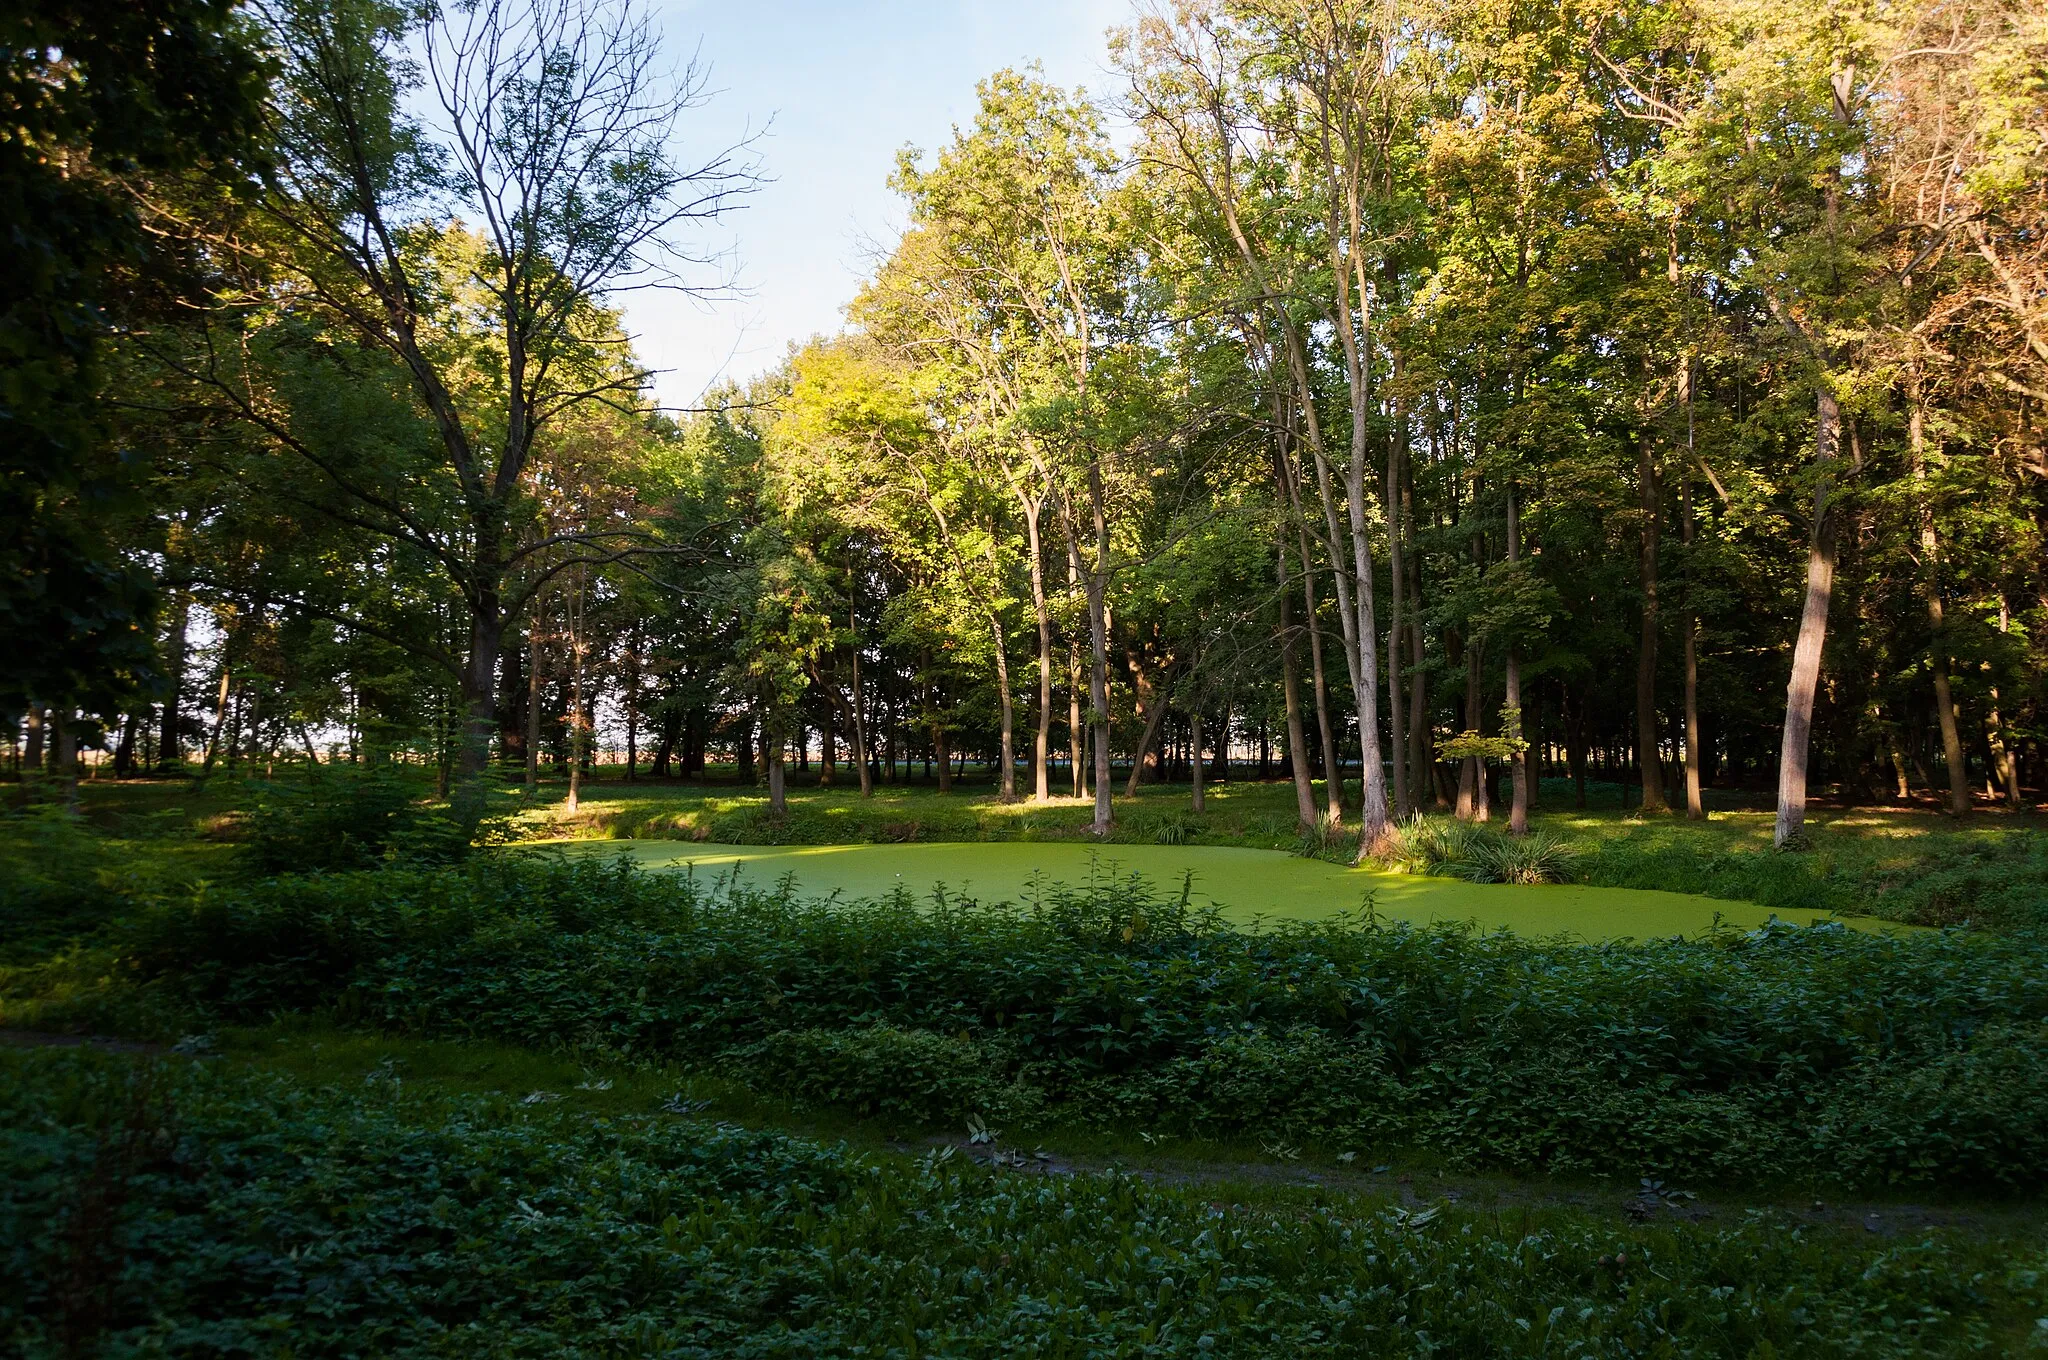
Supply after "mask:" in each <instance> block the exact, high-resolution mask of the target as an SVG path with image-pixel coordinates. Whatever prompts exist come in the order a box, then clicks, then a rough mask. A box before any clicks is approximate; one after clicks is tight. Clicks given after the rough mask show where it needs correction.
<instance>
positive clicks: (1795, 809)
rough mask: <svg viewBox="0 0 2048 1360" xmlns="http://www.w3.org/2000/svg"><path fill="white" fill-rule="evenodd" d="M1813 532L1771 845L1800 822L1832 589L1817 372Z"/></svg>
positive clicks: (1835, 409)
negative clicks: (1776, 814) (1776, 813)
mask: <svg viewBox="0 0 2048 1360" xmlns="http://www.w3.org/2000/svg"><path fill="white" fill-rule="evenodd" d="M1815 406H1816V411H1815V419H1814V464H1815V468H1816V475H1815V478H1814V488H1813V530H1812V536H1811V537H1810V538H1809V539H1808V542H1807V550H1806V602H1805V605H1804V607H1803V608H1802V609H1801V610H1800V613H1799V637H1798V640H1797V641H1796V642H1795V643H1794V644H1793V647H1792V674H1791V677H1790V678H1789V679H1788V680H1787V681H1786V684H1785V730H1784V735H1783V738H1782V740H1781V741H1780V743H1779V747H1778V817H1777V822H1776V825H1775V826H1774V827H1773V828H1772V832H1771V843H1772V844H1773V845H1775V846H1777V847H1778V848H1779V849H1781V850H1782V849H1784V848H1786V847H1787V846H1794V845H1797V844H1799V843H1800V842H1801V841H1802V840H1803V839H1804V836H1805V826H1806V766H1807V757H1808V754H1809V747H1810V745H1811V740H1812V734H1813V701H1814V696H1815V694H1816V692H1817V691H1818V690H1819V688H1820V661H1821V649H1822V647H1823V646H1824V645H1825V644H1826V642H1827V634H1828V605H1829V604H1830V602H1831V601H1832V600H1833V598H1834V589H1835V533H1834V525H1833V515H1832V507H1831V506H1830V505H1829V504H1828V500H1829V493H1830V492H1831V491H1832V489H1833V488H1832V485H1831V483H1832V481H1833V474H1834V467H1835V460H1836V457H1837V456H1838V451H1839V449H1840V447H1841V438H1842V408H1841V407H1840V405H1838V404H1837V403H1836V401H1835V394H1834V390H1833V389H1832V388H1830V387H1829V386H1828V385H1827V378H1826V376H1825V375H1824V374H1823V375H1821V376H1820V377H1819V379H1818V395H1817V397H1816V398H1815Z"/></svg>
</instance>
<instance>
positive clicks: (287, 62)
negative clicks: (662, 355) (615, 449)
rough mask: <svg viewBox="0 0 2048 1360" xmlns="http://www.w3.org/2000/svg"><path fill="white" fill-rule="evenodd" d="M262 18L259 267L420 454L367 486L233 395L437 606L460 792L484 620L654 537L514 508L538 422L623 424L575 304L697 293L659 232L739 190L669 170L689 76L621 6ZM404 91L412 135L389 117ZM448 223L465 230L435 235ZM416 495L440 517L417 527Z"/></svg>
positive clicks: (498, 620) (738, 171)
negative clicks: (458, 746) (451, 680)
mask: <svg viewBox="0 0 2048 1360" xmlns="http://www.w3.org/2000/svg"><path fill="white" fill-rule="evenodd" d="M266 17H267V18H268V20H269V36H270V38H271V40H272V41H273V42H274V43H275V44H276V46H277V48H278V51H279V53H280V60H281V63H282V73H281V77H280V81H279V87H278V92H277V99H278V103H279V107H280V123H279V129H278V141H279V163H280V164H279V173H278V192H276V193H274V194H272V195H270V196H269V197H267V198H266V199H265V201H264V205H263V206H264V220H265V223H266V225H267V231H268V233H269V235H270V239H271V240H273V241H274V242H275V245H274V247H272V248H270V249H268V250H266V251H265V252H264V254H263V255H262V258H261V260H260V263H262V264H263V265H265V266H268V267H269V268H270V269H272V270H275V271H276V272H277V274H278V275H279V276H280V277H281V279H282V280H284V281H287V282H288V285H289V288H290V290H291V294H292V301H293V305H295V306H300V307H304V308H306V309H307V310H308V311H309V312H310V313H311V314H312V315H314V316H317V317H318V318H319V320H320V323H321V324H322V325H324V326H326V327H329V328H332V329H333V330H335V331H337V332H339V333H341V334H344V335H347V336H351V337H353V338H354V340H355V342H356V343H357V344H360V345H361V346H363V347H365V348H367V349H369V350H372V351H378V352H382V353H384V354H387V355H389V356H390V357H391V359H392V360H393V361H395V362H396V363H397V364H398V365H399V367H400V368H401V369H402V371H403V373H404V374H405V377H406V379H407V380H408V382H409V384H410V386H411V388H412V392H413V396H414V398H415V400H416V401H417V402H418V403H419V406H420V408H421V410H422V412H423V414H424V416H425V418H426V420H427V422H428V423H429V425H430V427H431V429H432V430H433V432H434V437H435V439H436V441H437V444H438V455H439V456H438V463H437V465H436V466H435V467H434V468H433V469H432V471H431V478H430V479H429V480H427V481H426V482H424V483H423V484H421V485H418V486H407V487H403V488H399V489H397V490H396V491H390V490H387V489H385V488H380V487H378V486H375V485H371V484H366V483H365V482H364V481H363V480H361V479H360V478H358V477H356V476H355V475H353V469H350V468H348V467H347V466H345V465H344V464H342V463H341V462H339V461H338V460H336V459H334V458H332V457H330V456H329V455H328V454H327V453H326V452H325V451H323V450H321V449H319V448H316V447H314V446H312V445H311V444H310V443H309V442H308V441H306V440H303V439H300V438H297V437H295V435H294V433H293V432H292V430H291V429H290V427H289V425H288V423H287V422H285V421H283V420H281V419H279V418H278V417H277V415H275V414H273V413H271V412H267V411H266V410H264V409H263V408H262V407H261V406H260V405H259V404H258V403H257V402H255V401H253V400H249V399H247V398H245V397H244V398H240V399H241V400H242V403H243V407H244V412H245V414H246V415H247V416H248V417H249V418H250V419H252V420H254V421H256V422H258V423H260V424H262V425H263V426H264V427H265V429H266V430H267V431H268V432H269V433H270V434H272V435H273V436H274V437H275V438H276V440H277V442H278V444H279V446H280V447H281V448H283V449H285V450H287V451H288V452H289V453H290V454H292V455H294V456H296V457H298V458H300V459H302V460H304V461H305V462H307V463H308V464H310V465H311V466H310V468H309V471H311V472H312V473H313V474H314V475H316V476H317V477H320V478H324V479H325V480H326V481H327V482H328V483H329V487H328V489H329V491H330V492H332V493H333V494H334V495H335V496H336V498H337V502H338V504H339V506H341V507H345V508H341V509H339V510H338V513H340V514H342V515H344V516H345V517H346V518H348V519H349V520H350V522H352V523H354V524H356V525H357V526H358V527H359V528H362V529H366V530H368V531H370V532H373V533H376V534H379V535H383V536H386V537H389V538H391V539H395V540H399V541H403V542H405V543H407V544H409V545H411V546H412V547H414V548H416V549H417V550H419V551H421V552H423V553H425V554H427V555H428V556H429V557H430V558H432V559H433V560H434V561H436V562H438V563H439V564H440V566H441V568H442V570H443V571H444V572H445V573H446V575H447V577H448V579H449V581H450V582H451V584H452V585H453V586H454V588H455V589H456V591H457V592H458V593H459V595H460V596H461V599H462V602H463V605H464V608H465V610H466V612H467V614H468V618H469V630H468V631H469V636H468V639H467V643H466V646H465V648H464V656H463V661H462V669H461V676H460V682H461V694H462V703H463V707H464V710H465V714H466V733H465V738H464V742H463V748H462V758H461V772H462V774H463V775H465V776H474V775H476V774H478V773H480V772H481V771H482V769H483V767H484V764H485V761H486V760H487V758H488V754H489V743H490V738H491V734H492V732H493V730H494V727H495V723H494V712H493V704H494V694H495V689H496V685H495V670H496V666H497V663H498V657H499V653H500V649H501V642H502V638H503V634H504V630H505V627H506V624H507V622H508V621H509V620H514V619H516V618H517V617H518V616H519V614H520V613H521V611H523V610H524V609H525V608H526V607H527V606H528V605H529V604H530V603H531V601H532V600H533V598H534V596H535V594H536V592H538V591H539V590H540V589H542V587H543V586H544V585H545V584H546V583H547V582H548V581H549V580H551V579H552V578H553V577H554V576H555V575H557V574H559V573H560V572H562V571H565V570H569V569H570V568H572V567H574V568H577V569H579V570H580V569H586V568H591V567H599V566H604V565H608V564H610V563H614V562H618V561H621V560H624V559H627V558H630V557H632V556H635V555H636V554H641V553H645V552H648V551H651V550H654V549H656V548H658V547H659V546H660V545H659V544H658V543H657V542H655V541H654V540H653V539H652V538H651V537H649V536H648V534H647V533H646V532H645V530H644V529H643V528H641V527H639V526H602V527H592V528H578V529H575V530H568V531H560V532H553V533H548V532H542V531H540V529H539V528H538V526H537V524H536V521H535V516H534V514H533V511H532V505H531V500H530V488H529V486H528V484H527V473H528V471H529V468H530V465H531V463H532V461H533V459H534V456H535V450H536V447H537V446H538V444H539V442H540V440H541V438H542V435H543V433H544V431H545V430H546V429H547V428H548V427H549V426H550V425H551V424H553V423H555V422H558V421H560V420H562V419H564V418H565V417H567V416H568V415H569V414H570V413H572V412H575V411H577V410H579V409H580V408H583V407H586V406H589V405H593V404H602V405H613V406H622V407H628V408H630V407H632V406H634V405H635V404H636V403H637V401H638V393H639V391H640V389H641V387H642V386H643V384H644V382H645V375H644V374H643V373H642V371H641V370H640V369H639V368H638V367H637V365H635V364H633V363H632V361H631V357H630V354H629V353H627V352H626V351H625V349H624V346H623V344H622V337H620V336H619V335H618V334H617V332H616V329H615V328H614V327H613V326H612V325H611V324H610V323H609V321H608V320H607V314H606V313H604V312H603V310H602V309H601V307H600V306H599V305H598V304H600V303H601V301H602V300H603V299H605V298H607V297H609V296H613V295H615V294H617V293H619V292H622V291H625V290H629V289H637V288H651V287H667V288H676V289H682V290H685V291H698V292H701V291H703V285H701V284H699V283H695V282H691V281H689V280H687V279H685V278H684V277H683V276H682V274H680V273H679V272H678V271H679V268H680V267H685V266H688V265H690V264H693V263H697V261H694V260H692V259H691V257H690V256H689V254H688V253H687V243H686V242H685V241H684V239H683V237H684V234H685V232H686V230H687V229H688V228H689V227H691V226H693V225H695V224H700V223H702V222H705V221H707V220H710V219H712V218H715V217H717V216H718V215H719V214H720V213H722V212H724V211H725V210H726V209H727V208H729V207H730V206H731V205H732V203H733V201H734V198H735V196H736V195H738V194H741V193H743V192H745V190H746V189H747V188H748V187H749V186H750V185H751V183H752V178H751V174H750V171H749V170H748V169H747V167H746V166H745V165H744V164H743V163H742V162H741V160H740V159H739V156H740V149H739V148H733V149H728V150H726V151H722V152H719V153H717V154H715V155H713V156H711V157H709V158H707V159H704V160H702V161H699V162H695V163H683V162H679V161H678V160H677V159H676V151H675V148H674V145H673V142H674V138H675V134H676V129H677V126H678V123H679V120H680V119H681V117H682V115H683V114H684V113H685V112H687V111H688V110H689V109H691V108H693V107H695V106H697V105H698V104H699V103H700V102H701V101H702V97H703V90H704V77H703V72H702V70H701V68H699V67H698V66H697V65H696V64H695V63H694V62H693V63H691V64H690V65H688V66H686V67H685V68H684V70H683V71H682V73H681V74H680V76H679V77H677V78H676V79H675V80H674V81H673V82H671V81H669V80H668V79H667V78H666V77H665V76H664V73H663V71H662V68H661V67H660V65H659V50H658V46H657V43H656V41H655V38H654V36H653V32H652V30H651V29H650V27H649V26H648V23H647V21H646V19H645V18H644V17H643V16H642V15H641V14H640V13H639V12H638V11H636V10H635V9H633V8H632V7H631V6H630V4H626V3H622V4H618V5H612V4H607V3H603V2H602V0H592V2H591V3H585V0H483V2H482V3H478V4H474V5H465V6H461V7H455V8H444V9H434V10H431V11H428V12H427V13H426V14H425V17H423V18H420V19H417V20H415V19H414V18H412V17H411V16H410V14H409V12H408V11H405V10H403V9H401V8H398V7H396V6H391V5H386V4H382V3H378V2H377V0H344V3H340V4H327V3H320V4H313V3H304V2H303V0H283V2H282V3H279V4H276V5H275V6H273V7H271V8H269V9H268V10H267V11H266ZM408 43H413V44H416V49H417V50H418V51H419V52H420V53H421V58H420V65H419V66H418V67H415V66H414V64H413V63H412V62H411V61H410V60H409V59H407V57H406V55H405V53H406V51H407V50H408V48H407V44H408ZM415 95H422V96H425V97H426V99H427V101H428V102H429V104H430V106H431V107H432V109H433V111H434V112H433V114H432V116H431V120H430V121H420V120H415V119H414V118H413V117H412V116H411V114H410V113H409V112H408V109H409V107H410V101H411V100H412V99H413V98H414V96H415ZM450 215H454V216H458V217H460V218H461V219H462V220H464V221H465V222H468V223H470V224H473V225H472V226H470V227H468V228H466V229H463V230H459V231H455V232H450V231H448V230H447V229H446V228H444V227H443V226H442V225H441V224H442V223H444V222H445V221H446V220H447V219H448V217H449V216H450ZM252 248H253V247H252ZM458 323H459V324H458ZM465 331H468V332H470V334H467V335H465V334H464V333H463V332H465ZM480 342H481V343H480ZM319 352H320V351H319V350H317V349H315V350H313V351H311V353H313V354H315V355H317V354H318V353H319ZM208 372H209V374H210V375H214V374H216V373H217V371H216V370H211V369H209V370H208ZM422 497H427V498H429V499H431V500H433V501H435V502H437V503H438V504H439V505H442V506H453V507H457V508H458V513H457V514H455V515H453V516H452V517H451V518H450V520H448V521H446V522H442V521H439V520H437V519H436V518H433V517H431V516H430V514H428V513H423V511H424V510H425V507H423V505H422V503H421V500H422ZM557 549H564V550H566V551H560V552H555V551H553V550H557ZM543 554H551V557H550V558H549V560H546V561H545V564H544V565H543V563H542V556H543Z"/></svg>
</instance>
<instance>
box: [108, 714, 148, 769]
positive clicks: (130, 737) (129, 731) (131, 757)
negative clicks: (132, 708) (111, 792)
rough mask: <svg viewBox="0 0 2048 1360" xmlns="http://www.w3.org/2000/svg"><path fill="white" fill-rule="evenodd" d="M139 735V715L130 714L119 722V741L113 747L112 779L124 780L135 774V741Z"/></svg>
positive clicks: (140, 729)
mask: <svg viewBox="0 0 2048 1360" xmlns="http://www.w3.org/2000/svg"><path fill="white" fill-rule="evenodd" d="M141 733H142V715H141V714H139V713H130V714H128V715H127V717H125V718H123V719H122V720H121V740H120V741H119V742H118V743H116V744H115V746H114V778H116V779H126V778H127V777H128V776H129V775H131V774H133V773H134V772H135V741H136V738H137V737H139V736H140V735H141Z"/></svg>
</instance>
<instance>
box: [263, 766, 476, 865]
mask: <svg viewBox="0 0 2048 1360" xmlns="http://www.w3.org/2000/svg"><path fill="white" fill-rule="evenodd" d="M476 834H477V832H476V831H474V830H472V829H469V828H466V827H464V826H463V824H462V823H461V821H459V820H458V819H457V818H456V817H455V816H454V815H452V814H451V813H450V812H448V811H445V810H442V809H436V808H431V807H428V806H426V805H424V804H423V803H422V802H421V801H420V800H419V798H418V791H417V790H416V789H414V788H412V787H411V786H410V785H409V784H408V783H407V781H406V780H405V779H404V778H402V777H401V776H400V775H398V774H397V773H395V772H392V771H387V770H380V769H376V768H372V769H370V770H368V771H364V772H356V771H352V770H340V771H334V772H331V773H330V774H329V775H328V776H327V777H325V778H322V779H319V780H313V781H309V782H307V783H303V784H273V785H270V786H268V787H266V788H265V790H264V792H263V795H262V797H261V799H260V800H259V801H258V802H257V804H256V807H255V811H254V814H253V815H252V816H251V818H250V820H249V835H248V855H249V860H250V864H251V866H252V867H253V868H254V869H255V870H256V871H257V872H259V873H266V874H288V873H312V872H316V871H320V872H332V871H339V870H348V869H369V868H374V867H376V866H377V865H378V864H381V863H384V862H385V861H387V860H404V861H406V862H408V863H415V864H442V863H448V862H450V861H453V860H457V859H460V858H461V857H462V856H463V855H464V854H466V853H468V851H469V846H470V841H471V839H472V837H473V836H475V835H476ZM484 834H485V835H486V836H487V837H488V836H489V835H490V834H491V829H490V828H484Z"/></svg>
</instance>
